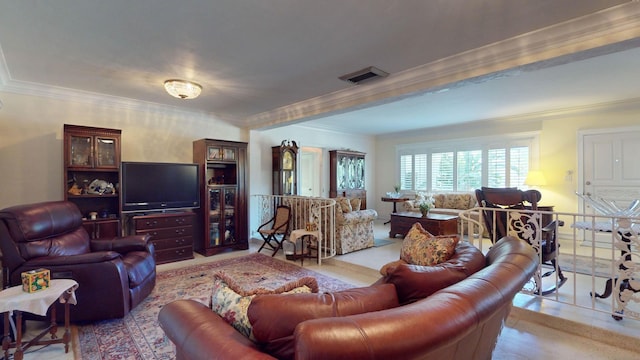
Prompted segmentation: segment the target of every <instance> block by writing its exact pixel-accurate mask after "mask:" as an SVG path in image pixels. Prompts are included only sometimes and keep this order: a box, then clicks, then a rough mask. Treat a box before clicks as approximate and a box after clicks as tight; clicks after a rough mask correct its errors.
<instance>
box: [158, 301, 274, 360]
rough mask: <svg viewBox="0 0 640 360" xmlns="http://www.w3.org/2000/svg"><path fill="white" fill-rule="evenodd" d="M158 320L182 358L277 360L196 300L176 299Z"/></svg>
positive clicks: (159, 315) (163, 309) (192, 359)
mask: <svg viewBox="0 0 640 360" xmlns="http://www.w3.org/2000/svg"><path fill="white" fill-rule="evenodd" d="M158 321H159V323H160V327H161V328H162V330H164V333H165V334H166V335H167V337H168V338H169V340H171V342H173V344H174V345H175V346H176V355H177V358H178V359H191V360H199V359H203V360H204V359H212V358H217V359H274V358H273V357H271V356H270V355H268V354H265V353H263V352H261V351H260V349H259V348H258V346H257V345H256V344H255V343H254V342H253V341H251V340H249V338H247V337H245V336H243V335H242V334H240V332H238V331H237V330H236V329H235V328H233V327H232V326H231V325H229V324H228V323H227V322H225V321H224V320H223V319H222V318H221V317H220V316H219V315H218V314H216V313H214V312H213V311H211V309H209V308H208V307H206V306H205V305H203V304H201V303H199V302H197V301H194V300H176V301H173V302H171V303H169V304H167V305H165V306H163V307H162V309H160V313H159V314H158Z"/></svg>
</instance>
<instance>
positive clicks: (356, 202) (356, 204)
mask: <svg viewBox="0 0 640 360" xmlns="http://www.w3.org/2000/svg"><path fill="white" fill-rule="evenodd" d="M349 203H350V204H351V211H360V206H361V205H362V200H360V198H352V199H349Z"/></svg>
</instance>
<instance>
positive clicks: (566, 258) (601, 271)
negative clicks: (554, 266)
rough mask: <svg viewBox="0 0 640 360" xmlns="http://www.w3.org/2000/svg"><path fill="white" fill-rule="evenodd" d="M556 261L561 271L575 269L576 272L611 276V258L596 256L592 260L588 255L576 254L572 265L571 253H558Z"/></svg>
mask: <svg viewBox="0 0 640 360" xmlns="http://www.w3.org/2000/svg"><path fill="white" fill-rule="evenodd" d="M558 261H559V264H560V268H562V271H575V272H576V273H577V274H584V275H591V274H593V275H595V276H599V277H611V260H605V259H598V258H597V259H595V261H594V260H593V259H592V258H591V257H590V256H581V255H576V257H575V265H574V257H573V255H569V254H562V253H560V259H559V260H558ZM592 268H593V270H592Z"/></svg>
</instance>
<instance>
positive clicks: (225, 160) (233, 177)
mask: <svg viewBox="0 0 640 360" xmlns="http://www.w3.org/2000/svg"><path fill="white" fill-rule="evenodd" d="M193 162H194V163H197V164H199V165H200V174H201V176H202V179H201V180H200V183H201V184H202V186H201V189H200V204H201V205H200V208H199V209H197V210H196V214H197V220H196V221H197V223H198V226H197V227H196V229H194V232H196V236H195V237H194V244H193V245H194V249H195V250H196V251H197V252H199V253H201V254H203V255H205V256H210V255H215V254H218V253H221V252H224V251H230V250H245V249H248V248H249V242H248V234H249V231H248V221H247V194H246V191H247V187H246V175H245V171H246V166H247V164H246V162H247V143H243V142H236V141H226V140H213V139H200V140H196V141H194V142H193Z"/></svg>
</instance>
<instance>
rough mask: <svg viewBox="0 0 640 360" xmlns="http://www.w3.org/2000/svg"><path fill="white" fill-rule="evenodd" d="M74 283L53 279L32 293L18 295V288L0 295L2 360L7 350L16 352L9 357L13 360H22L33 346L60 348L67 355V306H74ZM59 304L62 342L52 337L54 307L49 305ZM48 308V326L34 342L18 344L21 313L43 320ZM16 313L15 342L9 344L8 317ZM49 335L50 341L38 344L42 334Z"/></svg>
mask: <svg viewBox="0 0 640 360" xmlns="http://www.w3.org/2000/svg"><path fill="white" fill-rule="evenodd" d="M77 287H78V283H77V282H76V281H75V280H69V279H56V280H51V282H50V283H49V288H48V289H45V290H40V291H38V292H35V293H27V292H24V291H22V286H14V287H10V288H8V289H5V290H2V291H0V312H1V313H4V337H3V339H2V350H4V358H5V359H9V349H10V348H13V347H14V348H16V351H15V353H14V354H13V357H14V359H15V360H22V358H23V356H24V351H25V350H26V349H27V348H29V347H31V346H33V345H49V344H64V351H65V353H67V352H69V341H71V330H70V327H69V304H74V305H75V304H76V303H77V301H76V295H75V290H76V288H77ZM56 300H59V301H60V303H61V304H64V329H65V331H64V335H63V336H62V338H58V337H57V336H56V332H57V331H58V325H57V324H56V307H55V306H54V307H51V305H52V304H53V303H54V302H55V301H56ZM49 307H51V324H50V325H49V326H48V327H47V328H46V329H44V331H42V332H41V333H40V334H38V335H37V336H36V337H35V338H33V339H32V340H30V341H29V342H27V343H26V344H22V312H23V311H26V312H28V313H32V314H36V315H40V316H45V315H47V311H48V310H49ZM12 312H15V313H16V324H15V326H16V329H15V335H16V341H15V342H11V338H10V336H9V318H10V316H11V313H12ZM47 332H48V333H50V334H51V340H40V339H42V337H43V336H45V335H46V334H47Z"/></svg>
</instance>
